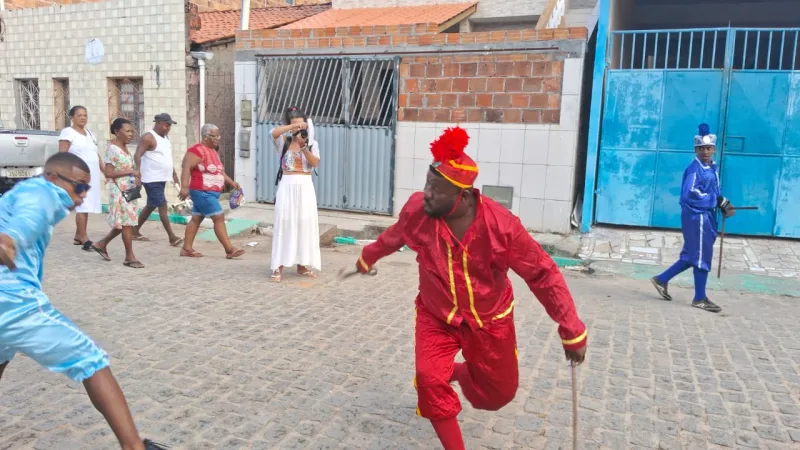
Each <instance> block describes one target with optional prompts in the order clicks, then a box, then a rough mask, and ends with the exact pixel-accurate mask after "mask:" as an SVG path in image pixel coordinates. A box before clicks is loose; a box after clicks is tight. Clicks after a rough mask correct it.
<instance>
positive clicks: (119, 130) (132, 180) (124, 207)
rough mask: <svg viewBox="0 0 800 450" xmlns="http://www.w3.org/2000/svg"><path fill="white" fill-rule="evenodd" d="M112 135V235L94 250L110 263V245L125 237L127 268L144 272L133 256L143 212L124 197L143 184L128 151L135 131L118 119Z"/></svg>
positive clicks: (108, 169)
mask: <svg viewBox="0 0 800 450" xmlns="http://www.w3.org/2000/svg"><path fill="white" fill-rule="evenodd" d="M111 134H112V135H113V136H114V139H113V140H112V141H111V142H109V143H108V150H106V159H105V167H104V172H105V176H106V179H107V180H108V181H107V185H108V224H109V225H110V226H111V231H110V232H109V233H108V235H106V237H104V238H103V239H102V240H101V241H99V242H95V243H94V245H93V246H92V249H93V250H94V251H96V252H97V253H98V254H99V255H100V256H102V257H103V259H105V260H106V261H111V258H110V257H109V256H108V250H107V247H108V243H109V242H111V241H112V240H113V239H114V238H116V237H117V236H119V235H120V234H122V243H123V244H124V245H125V261H123V262H122V264H124V265H125V266H127V267H131V268H134V269H142V268H144V264H142V263H140V262H139V260H137V259H136V256H135V255H134V254H133V233H134V229H135V227H136V226H137V225H138V222H139V208H138V205H137V204H136V200H133V201H131V202H128V201H126V200H125V197H123V195H122V193H123V192H125V191H127V190H128V189H131V188H134V187H136V186H139V185H140V184H141V181H140V180H139V179H137V178H136V176H135V173H136V170H135V165H134V162H133V154H131V153H130V152H129V151H128V144H129V143H130V142H131V141H133V136H134V128H133V125H132V124H131V122H130V121H129V120H127V119H116V120H114V122H113V123H112V124H111Z"/></svg>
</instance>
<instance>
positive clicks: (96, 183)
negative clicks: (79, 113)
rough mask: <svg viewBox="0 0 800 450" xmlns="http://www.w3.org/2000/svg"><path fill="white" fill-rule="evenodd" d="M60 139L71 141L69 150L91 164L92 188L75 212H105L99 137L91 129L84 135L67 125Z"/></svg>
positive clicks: (87, 163)
mask: <svg viewBox="0 0 800 450" xmlns="http://www.w3.org/2000/svg"><path fill="white" fill-rule="evenodd" d="M58 140H59V141H67V142H69V144H70V145H69V152H70V153H72V154H73V155H77V156H79V157H80V158H81V159H82V160H84V162H86V165H88V166H89V172H90V173H89V175H91V180H90V181H89V183H90V184H91V186H92V188H91V189H89V192H87V193H86V198H85V199H84V200H83V204H82V205H81V206H79V207H77V208H75V212H78V213H92V214H99V213H101V212H103V204H102V202H101V200H100V191H101V190H102V186H101V185H100V183H101V181H100V155H99V154H98V153H97V138H96V137H95V135H94V134H93V133H92V132H91V131H89V130H86V135H83V134H80V133H78V132H77V131H75V129H74V128H72V127H67V128H64V129H63V130H61V134H60V135H59V136H58Z"/></svg>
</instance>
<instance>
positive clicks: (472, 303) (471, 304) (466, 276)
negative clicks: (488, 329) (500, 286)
mask: <svg viewBox="0 0 800 450" xmlns="http://www.w3.org/2000/svg"><path fill="white" fill-rule="evenodd" d="M461 262H462V265H463V266H464V279H465V280H466V282H467V293H468V294H469V309H470V310H471V311H472V315H473V316H474V317H475V321H476V322H478V326H479V327H481V328H483V322H482V321H481V318H480V317H478V311H476V310H475V295H474V294H473V293H472V280H470V279H469V269H468V268H467V248H466V247H464V253H463V256H462V257H461Z"/></svg>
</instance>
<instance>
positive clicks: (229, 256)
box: [225, 248, 246, 259]
mask: <svg viewBox="0 0 800 450" xmlns="http://www.w3.org/2000/svg"><path fill="white" fill-rule="evenodd" d="M245 253H246V252H245V251H244V250H242V249H240V248H235V249H233V251H232V252H230V253H227V252H226V253H225V258H227V259H233V258H238V257H240V256H242V255H244V254H245Z"/></svg>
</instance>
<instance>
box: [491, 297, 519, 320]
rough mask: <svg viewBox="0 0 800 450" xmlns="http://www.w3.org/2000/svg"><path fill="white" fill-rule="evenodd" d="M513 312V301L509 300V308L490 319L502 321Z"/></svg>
mask: <svg viewBox="0 0 800 450" xmlns="http://www.w3.org/2000/svg"><path fill="white" fill-rule="evenodd" d="M513 310H514V300H511V306H509V307H508V309H507V310H505V311H503V312H501V313H500V314H498V315H496V316H494V317H492V320H499V319H502V318H503V317H505V316H507V315H509V314H511V311H513Z"/></svg>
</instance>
